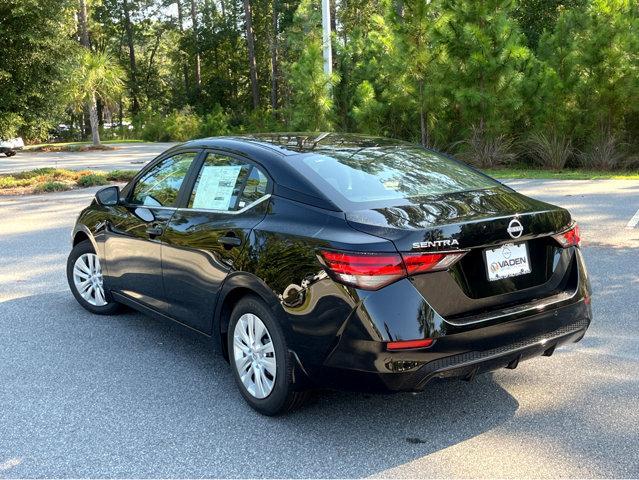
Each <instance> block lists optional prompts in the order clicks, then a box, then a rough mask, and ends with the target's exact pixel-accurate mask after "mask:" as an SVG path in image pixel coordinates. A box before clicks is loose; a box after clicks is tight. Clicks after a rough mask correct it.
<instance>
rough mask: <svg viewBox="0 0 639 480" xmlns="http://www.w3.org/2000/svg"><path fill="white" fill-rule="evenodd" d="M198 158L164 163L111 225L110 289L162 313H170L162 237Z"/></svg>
mask: <svg viewBox="0 0 639 480" xmlns="http://www.w3.org/2000/svg"><path fill="white" fill-rule="evenodd" d="M198 153H199V151H197V150H193V151H183V152H180V153H175V154H172V155H170V156H168V157H166V158H163V159H161V160H159V161H158V162H157V163H155V164H154V165H153V166H151V167H150V168H149V169H148V170H146V171H145V172H144V173H142V175H141V176H140V177H139V178H138V179H137V180H136V181H135V183H134V184H133V186H132V187H131V188H130V189H129V190H128V191H127V192H125V196H126V197H125V201H124V203H123V204H122V205H118V206H117V207H116V208H115V209H114V211H113V214H112V215H111V217H110V218H109V219H108V225H107V227H108V228H107V230H106V231H107V234H106V240H105V256H106V259H107V262H106V265H107V270H108V276H109V285H110V288H111V289H112V290H115V291H119V292H121V293H123V294H125V295H127V296H129V297H131V298H133V299H135V300H137V301H139V302H141V303H144V304H146V305H148V306H151V307H153V308H155V309H156V310H160V311H163V310H166V302H165V296H164V288H163V283H162V268H161V265H162V264H161V238H162V233H163V232H164V229H165V227H166V224H167V222H168V220H169V219H170V218H171V216H172V215H173V213H174V212H175V209H176V207H177V200H178V195H179V191H180V188H181V186H182V184H183V182H184V180H185V179H186V177H187V173H188V171H189V168H190V167H191V165H192V163H193V161H194V160H195V159H196V158H197V156H198Z"/></svg>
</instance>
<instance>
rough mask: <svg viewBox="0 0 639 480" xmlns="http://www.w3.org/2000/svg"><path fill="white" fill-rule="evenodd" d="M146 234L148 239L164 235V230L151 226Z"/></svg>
mask: <svg viewBox="0 0 639 480" xmlns="http://www.w3.org/2000/svg"><path fill="white" fill-rule="evenodd" d="M146 233H148V234H149V237H159V236H160V235H162V233H164V229H163V228H162V227H160V226H157V225H156V226H153V227H149V228H147V229H146Z"/></svg>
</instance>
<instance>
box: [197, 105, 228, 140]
mask: <svg viewBox="0 0 639 480" xmlns="http://www.w3.org/2000/svg"><path fill="white" fill-rule="evenodd" d="M228 133H229V119H228V116H227V115H226V113H224V110H222V107H220V106H219V105H215V107H213V109H212V111H211V112H209V113H207V114H206V115H205V116H204V118H203V119H202V120H201V123H200V136H201V137H215V136H218V135H227V134H228Z"/></svg>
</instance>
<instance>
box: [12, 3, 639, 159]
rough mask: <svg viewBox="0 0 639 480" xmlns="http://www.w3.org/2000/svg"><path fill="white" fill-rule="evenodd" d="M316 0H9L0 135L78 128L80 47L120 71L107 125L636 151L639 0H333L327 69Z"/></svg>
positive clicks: (628, 155)
mask: <svg viewBox="0 0 639 480" xmlns="http://www.w3.org/2000/svg"><path fill="white" fill-rule="evenodd" d="M320 3H321V2H320V0H4V1H3V2H2V3H1V4H0V57H1V58H2V59H3V61H2V63H0V136H3V135H4V136H9V135H13V134H16V133H18V132H19V133H21V134H23V135H25V136H26V137H27V138H29V139H36V138H42V137H43V136H44V135H45V133H46V130H47V129H48V128H50V127H52V126H54V125H55V124H58V123H66V124H71V123H73V124H74V125H75V126H76V127H79V128H76V129H75V130H73V131H74V132H79V133H76V134H82V133H84V134H85V135H86V134H87V133H88V128H87V125H88V124H89V123H90V120H91V118H90V117H91V115H89V114H90V111H91V108H90V105H89V104H90V103H91V102H89V103H87V102H86V101H85V102H84V103H85V104H86V105H89V106H88V107H86V106H85V107H84V111H83V112H78V110H77V109H70V108H68V107H69V103H68V102H65V101H64V100H63V99H64V92H65V89H66V90H67V92H68V89H69V88H70V87H71V86H73V85H75V88H77V81H76V82H75V83H74V82H72V81H71V80H70V77H72V76H73V69H74V65H77V64H78V58H80V57H81V56H82V55H84V53H82V50H86V49H88V50H90V51H91V52H94V53H95V54H100V55H106V57H103V58H110V59H112V61H113V62H114V63H117V65H116V66H114V67H113V69H112V70H113V72H116V73H117V75H119V76H121V77H122V79H121V80H122V82H123V85H124V87H125V88H124V89H121V91H120V90H119V89H115V90H114V91H113V92H115V94H116V96H115V98H114V95H113V94H111V95H108V98H107V96H106V95H100V94H98V95H97V96H96V110H97V114H98V121H99V122H100V124H101V125H102V124H109V126H112V125H113V124H114V123H115V124H116V125H117V124H120V125H123V124H124V125H128V124H129V122H130V123H132V124H133V125H134V126H135V130H134V131H133V132H131V131H130V130H126V129H113V128H111V129H110V130H109V131H110V134H111V135H113V134H114V132H116V131H117V132H118V133H117V134H118V135H125V134H126V135H142V136H144V137H145V138H148V139H163V140H169V139H176V140H183V139H187V138H190V137H192V136H199V135H215V134H224V133H228V132H243V131H254V130H327V129H334V130H340V131H356V132H364V133H369V134H376V135H387V136H393V137H399V138H404V139H408V140H412V141H415V142H421V143H422V144H424V145H429V146H434V147H436V148H440V149H448V150H453V151H456V152H457V153H459V154H460V155H462V156H464V158H467V159H469V160H470V161H475V162H477V163H479V164H482V165H493V164H497V163H503V162H507V161H510V160H512V159H513V158H515V156H516V155H519V157H520V159H523V160H526V159H528V160H531V161H536V162H541V163H544V164H548V165H550V166H562V165H564V164H566V163H568V164H571V163H572V164H573V165H577V164H579V163H580V162H588V163H590V164H592V165H598V166H602V167H606V168H609V167H617V166H621V165H622V164H626V163H628V162H632V161H633V159H634V160H635V161H636V160H637V157H638V154H637V152H639V140H638V139H639V4H638V3H637V2H636V1H632V0H482V1H475V0H332V3H331V10H332V17H333V18H332V25H331V27H332V31H333V36H332V39H333V52H334V59H333V71H334V74H333V75H332V76H331V77H330V78H329V77H327V76H326V75H325V74H324V72H323V68H322V66H323V63H322V35H321V12H320ZM84 11H86V16H85V15H84V13H83V12H84ZM85 18H86V21H84V19H85ZM84 32H86V34H85V33H84ZM107 77H111V78H112V75H110V76H107ZM113 92H112V93H113ZM76 105H77V104H76ZM522 152H523V154H522Z"/></svg>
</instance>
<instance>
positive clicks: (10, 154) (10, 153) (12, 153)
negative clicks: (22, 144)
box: [4, 150, 16, 157]
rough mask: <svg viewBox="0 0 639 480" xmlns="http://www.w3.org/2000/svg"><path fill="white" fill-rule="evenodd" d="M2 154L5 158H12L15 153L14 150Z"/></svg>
mask: <svg viewBox="0 0 639 480" xmlns="http://www.w3.org/2000/svg"><path fill="white" fill-rule="evenodd" d="M4 154H5V155H6V156H7V157H13V156H14V155H15V154H16V151H15V150H7V151H6V152H4Z"/></svg>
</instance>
